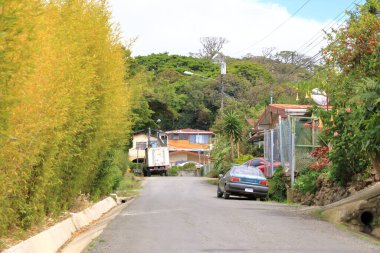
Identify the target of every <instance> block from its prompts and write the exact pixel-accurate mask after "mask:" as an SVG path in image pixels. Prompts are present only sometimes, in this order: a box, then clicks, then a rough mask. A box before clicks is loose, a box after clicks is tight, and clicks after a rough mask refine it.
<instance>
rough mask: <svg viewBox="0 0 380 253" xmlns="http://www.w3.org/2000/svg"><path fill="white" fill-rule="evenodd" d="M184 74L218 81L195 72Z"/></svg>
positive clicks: (185, 72)
mask: <svg viewBox="0 0 380 253" xmlns="http://www.w3.org/2000/svg"><path fill="white" fill-rule="evenodd" d="M183 73H184V74H185V75H188V76H200V77H202V78H205V79H211V80H214V81H216V79H214V78H211V77H207V76H202V75H200V74H196V73H193V72H191V71H184V72H183Z"/></svg>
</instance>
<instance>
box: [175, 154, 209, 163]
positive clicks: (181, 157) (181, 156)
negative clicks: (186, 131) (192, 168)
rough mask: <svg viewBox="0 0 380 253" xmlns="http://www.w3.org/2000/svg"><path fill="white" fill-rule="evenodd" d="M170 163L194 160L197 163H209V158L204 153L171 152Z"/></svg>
mask: <svg viewBox="0 0 380 253" xmlns="http://www.w3.org/2000/svg"><path fill="white" fill-rule="evenodd" d="M169 160H170V164H171V165H172V166H173V165H175V163H176V162H178V161H193V162H197V163H208V161H207V158H205V157H204V156H203V155H200V156H199V155H198V154H189V153H175V154H173V153H172V154H170V153H169Z"/></svg>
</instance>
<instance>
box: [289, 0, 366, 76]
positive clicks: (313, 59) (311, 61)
mask: <svg viewBox="0 0 380 253" xmlns="http://www.w3.org/2000/svg"><path fill="white" fill-rule="evenodd" d="M361 1H362V0H359V1H358V0H354V1H352V2H351V4H350V5H348V6H347V8H346V9H345V10H343V11H342V12H341V13H339V14H338V15H337V16H336V17H335V18H334V20H336V19H338V20H336V21H335V22H334V21H332V22H330V23H329V24H328V25H326V26H325V27H324V28H323V29H322V30H321V31H323V30H326V27H328V28H327V29H330V28H332V27H333V26H335V25H337V24H338V23H339V22H340V21H342V20H343V18H344V17H345V16H346V13H345V12H346V11H352V10H353V9H354V8H355V7H356V4H359V3H360V2H361ZM352 5H353V6H352ZM342 14H344V15H343V16H342V17H340V16H341V15H342ZM339 17H340V18H339ZM344 24H345V22H342V23H341V24H340V25H339V26H338V27H337V28H340V27H342V26H343V25H344ZM321 31H319V32H318V33H316V34H315V35H314V36H313V37H312V39H310V40H308V42H307V43H305V44H303V45H302V46H301V47H300V48H299V49H297V50H296V52H297V51H299V50H300V49H301V48H303V49H304V50H305V49H307V48H309V47H310V46H311V45H313V44H314V43H315V42H316V41H317V40H318V39H319V40H318V42H317V43H316V44H314V46H313V47H311V48H309V49H308V50H307V51H305V52H303V54H304V55H305V54H306V53H308V52H310V51H311V50H313V49H314V48H315V47H316V46H318V45H320V44H321V43H322V42H323V41H324V40H325V38H324V37H322V39H320V38H321V36H317V35H318V34H319V33H321ZM305 45H306V47H305ZM299 54H300V53H299ZM322 58H323V55H322V53H321V52H318V53H316V54H315V55H313V56H312V57H311V58H310V59H309V60H308V61H306V62H304V63H303V64H301V65H299V66H296V67H295V68H293V69H292V70H291V71H289V73H288V74H287V75H286V77H289V76H290V75H291V74H293V73H295V72H296V71H297V70H298V69H300V68H302V67H309V66H311V65H312V64H315V63H317V62H319V61H320V60H321V59H322ZM314 75H315V73H314V74H313V75H312V76H311V77H313V76H314ZM311 77H308V78H307V79H310V78H311ZM307 79H306V80H307Z"/></svg>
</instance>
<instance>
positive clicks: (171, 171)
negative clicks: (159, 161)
mask: <svg viewBox="0 0 380 253" xmlns="http://www.w3.org/2000/svg"><path fill="white" fill-rule="evenodd" d="M179 168H180V167H178V166H172V167H171V168H170V169H168V171H167V175H168V176H172V177H175V176H178V170H179Z"/></svg>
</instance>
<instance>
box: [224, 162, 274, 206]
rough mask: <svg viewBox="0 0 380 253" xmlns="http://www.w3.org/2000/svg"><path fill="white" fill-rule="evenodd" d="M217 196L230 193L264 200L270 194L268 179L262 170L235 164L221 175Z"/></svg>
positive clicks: (228, 195)
mask: <svg viewBox="0 0 380 253" xmlns="http://www.w3.org/2000/svg"><path fill="white" fill-rule="evenodd" d="M219 177H220V179H219V182H218V186H217V197H218V198H221V197H223V198H225V199H228V198H229V197H230V195H235V196H245V197H248V198H250V199H256V198H260V199H261V200H264V199H265V198H266V197H267V194H268V180H267V179H266V178H265V176H264V174H263V173H262V172H261V170H259V169H257V168H255V167H252V166H246V165H239V166H233V167H232V168H231V169H230V170H229V171H228V172H227V173H226V174H225V175H219Z"/></svg>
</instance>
